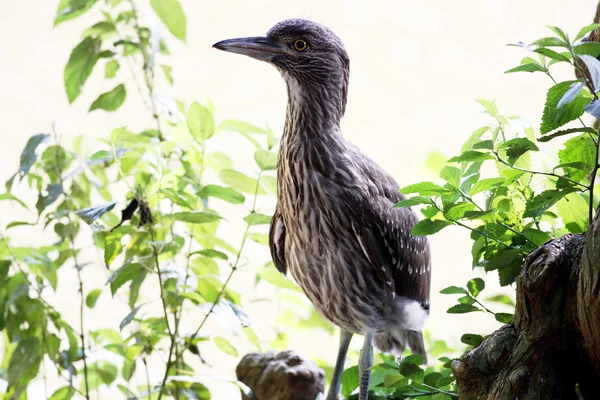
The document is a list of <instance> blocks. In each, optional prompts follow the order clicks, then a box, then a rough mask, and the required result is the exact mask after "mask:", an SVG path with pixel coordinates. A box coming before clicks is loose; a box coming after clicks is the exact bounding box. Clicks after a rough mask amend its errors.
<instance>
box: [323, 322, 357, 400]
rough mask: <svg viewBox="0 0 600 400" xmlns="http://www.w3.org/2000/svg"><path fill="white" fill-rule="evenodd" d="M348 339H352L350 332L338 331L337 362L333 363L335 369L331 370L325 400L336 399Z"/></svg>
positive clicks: (346, 352)
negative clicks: (329, 384)
mask: <svg viewBox="0 0 600 400" xmlns="http://www.w3.org/2000/svg"><path fill="white" fill-rule="evenodd" d="M350 339H352V332H348V331H346V330H344V329H340V348H339V350H338V356H337V361H336V362H335V368H334V369H333V376H332V377H331V386H329V392H328V393H327V399H326V400H337V398H338V394H339V392H340V384H341V383H342V372H344V362H345V361H346V354H348V347H349V346H350Z"/></svg>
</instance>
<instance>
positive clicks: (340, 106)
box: [282, 76, 346, 147]
mask: <svg viewBox="0 0 600 400" xmlns="http://www.w3.org/2000/svg"><path fill="white" fill-rule="evenodd" d="M285 78H286V79H285V81H286V83H287V90H288V104H287V113H286V120H285V127H284V130H283V137H282V147H285V146H311V145H315V144H317V142H321V143H324V144H334V143H336V142H339V141H340V139H341V133H340V120H341V118H342V116H343V113H344V110H345V107H346V96H345V92H344V90H343V87H342V83H340V84H339V85H338V84H337V83H336V82H318V81H303V82H300V81H299V80H297V79H296V78H293V77H289V76H288V77H285Z"/></svg>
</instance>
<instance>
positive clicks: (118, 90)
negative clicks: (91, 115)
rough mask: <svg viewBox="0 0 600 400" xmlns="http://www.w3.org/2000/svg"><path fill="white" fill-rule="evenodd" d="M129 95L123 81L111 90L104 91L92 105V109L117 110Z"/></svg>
mask: <svg viewBox="0 0 600 400" xmlns="http://www.w3.org/2000/svg"><path fill="white" fill-rule="evenodd" d="M126 97H127V91H126V90H125V85H123V84H122V83H121V84H120V85H117V86H116V87H115V88H114V89H113V90H111V91H110V92H106V93H102V94H101V95H100V96H98V98H97V99H96V100H94V102H93V103H92V105H91V106H90V111H94V110H105V111H116V110H117V109H118V108H119V107H121V105H122V104H123V102H124V101H125V98H126Z"/></svg>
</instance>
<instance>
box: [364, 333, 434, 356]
mask: <svg viewBox="0 0 600 400" xmlns="http://www.w3.org/2000/svg"><path fill="white" fill-rule="evenodd" d="M373 343H374V344H375V347H377V348H378V349H379V350H381V351H383V352H384V353H392V354H394V355H396V356H401V355H402V352H403V351H404V349H405V348H406V346H408V347H409V348H410V350H411V351H412V352H413V353H415V354H420V355H422V356H423V357H424V359H425V363H427V352H426V351H425V342H424V341H423V333H421V332H420V331H408V330H401V329H397V330H394V331H388V332H382V333H376V334H375V336H374V338H373Z"/></svg>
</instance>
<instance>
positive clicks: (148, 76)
mask: <svg viewBox="0 0 600 400" xmlns="http://www.w3.org/2000/svg"><path fill="white" fill-rule="evenodd" d="M129 3H130V4H131V12H132V14H133V23H134V28H135V31H136V33H137V36H138V40H139V43H140V46H139V48H140V51H141V53H142V57H143V59H144V80H145V81H146V88H147V89H148V96H149V97H150V104H151V106H152V117H153V118H154V121H155V122H156V130H157V132H158V139H159V140H160V141H164V140H165V138H164V136H163V132H162V127H161V123H160V117H159V115H158V109H157V107H156V101H155V100H154V83H153V81H152V79H153V77H154V71H153V69H152V66H151V65H150V57H149V55H148V51H147V50H146V47H145V46H144V45H142V44H141V43H142V28H141V26H140V22H139V19H138V12H137V8H136V6H135V2H134V0H129Z"/></svg>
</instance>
